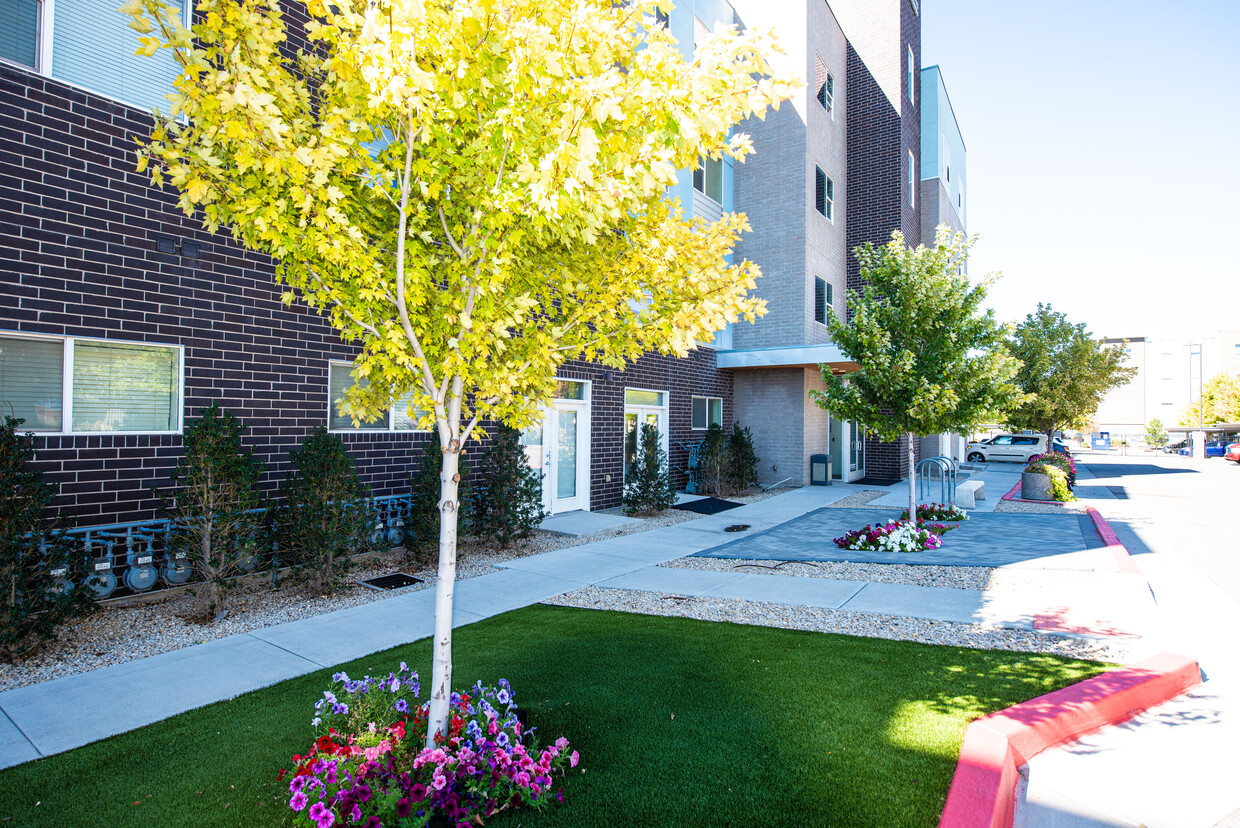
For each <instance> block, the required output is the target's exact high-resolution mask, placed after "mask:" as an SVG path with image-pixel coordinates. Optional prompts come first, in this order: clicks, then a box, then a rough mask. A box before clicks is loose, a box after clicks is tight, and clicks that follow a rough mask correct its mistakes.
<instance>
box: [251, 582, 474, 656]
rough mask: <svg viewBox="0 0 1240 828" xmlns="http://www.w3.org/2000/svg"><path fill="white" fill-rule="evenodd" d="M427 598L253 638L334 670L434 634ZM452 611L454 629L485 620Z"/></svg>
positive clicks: (334, 615)
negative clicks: (355, 660) (338, 665)
mask: <svg viewBox="0 0 1240 828" xmlns="http://www.w3.org/2000/svg"><path fill="white" fill-rule="evenodd" d="M428 593H430V590H419V591H417V592H414V593H410V594H407V595H402V596H398V597H396V598H388V599H385V600H383V601H375V602H373V603H370V604H363V605H361V606H357V607H349V608H348V609H343V610H337V611H336V612H330V613H326V614H324V615H317V616H314V617H312V618H303V619H301V620H299V621H292V622H289V623H287V624H280V625H278V626H275V627H268V628H266V629H262V630H255V631H254V632H252V633H251V635H253V636H254V637H255V638H258V639H261V640H263V641H267V642H270V643H271V644H274V645H275V646H277V647H279V648H281V649H283V650H287V651H289V652H290V653H295V654H297V655H299V656H302V657H303V658H306V659H309V660H310V661H313V662H314V663H315V664H316V665H319V666H323V667H331V666H333V665H336V664H340V663H341V662H345V661H351V660H353V659H355V658H361V657H362V656H365V655H370V654H371V653H377V652H380V651H382V650H387V649H390V648H392V647H398V646H400V645H401V644H408V643H410V642H411V641H417V640H418V639H419V638H426V637H428V636H430V635H431V634H432V633H434V631H435V620H434V595H433V593H431V594H430V601H429V602H428V601H427V600H425V599H424V598H423V597H422V596H425V595H427V594H428ZM453 610H454V611H453V613H452V625H453V626H454V627H459V626H461V625H463V624H470V623H473V622H474V621H479V620H481V616H479V615H476V614H474V613H470V612H465V611H463V610H462V609H461V608H460V607H454V608H453Z"/></svg>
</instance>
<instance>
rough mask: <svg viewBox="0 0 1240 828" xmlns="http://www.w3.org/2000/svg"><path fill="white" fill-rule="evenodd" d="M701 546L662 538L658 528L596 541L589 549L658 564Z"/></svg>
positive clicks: (683, 555) (697, 549)
mask: <svg viewBox="0 0 1240 828" xmlns="http://www.w3.org/2000/svg"><path fill="white" fill-rule="evenodd" d="M707 545H709V544H707ZM702 546H703V544H701V543H698V544H692V545H687V544H685V543H683V542H679V541H676V540H675V539H664V536H662V535H661V534H659V530H656V531H654V532H639V533H637V534H634V535H623V536H621V537H618V538H608V539H607V540H602V541H598V542H596V543H592V544H590V546H589V551H590V552H595V553H597V554H600V555H614V556H615V557H617V558H629V559H630V560H634V561H640V562H642V563H644V564H660V563H664V562H666V561H674V560H676V559H677V558H683V557H685V556H687V555H691V554H693V553H694V552H698V551H700V550H701V549H702Z"/></svg>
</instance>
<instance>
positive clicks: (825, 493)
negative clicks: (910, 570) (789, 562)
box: [0, 484, 1148, 767]
mask: <svg viewBox="0 0 1240 828" xmlns="http://www.w3.org/2000/svg"><path fill="white" fill-rule="evenodd" d="M858 490H859V487H854V486H848V485H840V484H837V485H833V486H829V487H806V488H802V489H796V490H793V491H790V492H787V493H784V494H781V495H778V496H776V497H773V498H769V499H766V500H763V501H759V502H758V503H754V504H750V505H747V506H743V507H740V508H737V509H732V510H729V511H728V512H726V513H723V514H719V515H713V516H709V517H703V518H700V519H697V520H692V521H687V522H684V523H679V524H675V525H673V526H667V527H663V528H659V529H654V530H651V531H648V532H641V533H637V534H632V535H623V536H619V537H611V538H605V539H601V540H598V541H595V542H593V543H589V544H585V545H582V546H577V547H571V548H568V549H559V550H555V551H552V552H547V553H544V554H540V555H534V556H530V557H526V558H518V559H516V560H512V561H508V562H506V563H504V564H503V565H502V569H501V570H500V571H497V572H493V573H490V574H487V575H483V576H480V577H477V578H471V579H469V580H465V581H461V582H459V583H458V584H457V586H456V594H455V604H454V608H455V615H454V618H453V623H454V625H455V626H461V625H464V624H470V623H473V622H475V621H478V620H481V619H483V618H487V617H490V616H493V615H497V614H499V613H503V612H507V611H509V610H512V609H516V608H518V607H523V606H527V605H530V604H534V603H538V602H540V601H544V600H547V599H549V598H552V597H554V596H556V595H560V594H562V593H565V592H569V591H572V590H575V589H578V588H580V587H583V586H587V585H592V584H597V585H600V586H606V587H618V588H624V589H643V590H659V591H673V592H678V593H690V594H710V595H717V596H719V597H729V598H739V599H745V600H751V601H770V602H779V603H793V604H801V605H804V606H812V607H835V608H843V609H848V610H853V611H858V612H877V613H885V614H895V615H906V616H910V617H918V618H931V619H938V620H944V621H953V622H966V623H971V622H985V623H993V624H999V625H1006V626H1015V627H1021V628H1025V629H1028V628H1030V627H1031V626H1034V625H1035V624H1036V620H1037V618H1038V616H1039V613H1045V612H1046V611H1047V610H1048V608H1050V609H1053V607H1048V604H1052V605H1058V604H1060V603H1063V602H1064V601H1068V602H1079V603H1085V604H1088V605H1090V606H1093V607H1098V606H1103V607H1104V609H1105V613H1104V614H1107V616H1108V618H1109V619H1110V621H1109V623H1113V624H1115V625H1118V626H1122V627H1123V628H1124V629H1126V630H1133V631H1139V627H1140V624H1141V616H1142V615H1143V614H1144V613H1145V612H1146V610H1147V607H1146V603H1147V602H1148V590H1147V589H1146V588H1145V587H1144V584H1143V583H1137V582H1136V581H1135V580H1133V579H1132V578H1131V577H1129V578H1127V579H1125V578H1123V577H1119V574H1118V573H1088V572H1081V571H1077V572H1074V573H1071V578H1072V580H1073V582H1075V584H1076V593H1075V595H1074V596H1070V595H1068V594H1067V591H1066V590H1067V587H1068V584H1066V583H1060V584H1058V585H1053V584H1052V586H1054V588H1052V589H1047V588H1046V587H1047V586H1048V583H1047V582H1046V581H1045V579H1042V580H1039V579H1038V578H1035V577H1029V578H1028V579H1027V583H1028V588H1027V589H1023V590H1015V591H1012V590H1008V591H1006V592H1002V593H999V592H995V593H993V594H992V593H991V592H989V591H987V592H981V591H972V590H961V589H940V588H930V587H915V586H902V585H892V584H875V583H864V582H857V581H833V580H828V579H807V578H795V577H790V576H770V575H758V574H750V573H730V572H701V571H690V570H677V569H669V568H661V567H658V566H657V564H659V563H663V562H665V561H670V560H673V559H676V558H681V557H685V556H687V555H692V554H694V553H697V552H701V551H703V550H708V549H712V548H715V547H718V546H721V545H722V544H724V543H727V542H728V541H730V540H731V539H733V538H734V537H735V535H733V534H730V533H727V532H725V531H724V530H725V528H727V527H728V526H732V525H735V524H738V523H745V524H749V525H750V526H751V527H752V528H751V529H750V530H749V531H750V532H755V533H757V532H762V531H765V530H769V529H773V528H774V527H776V526H778V525H781V524H785V523H787V522H788V521H792V520H795V519H797V518H799V517H801V516H803V515H806V514H807V513H810V512H814V511H816V510H819V509H821V508H822V507H823V506H825V505H827V504H829V503H832V502H835V501H837V500H839V499H842V498H844V497H847V496H848V495H850V494H853V493H854V492H856V491H858ZM1069 522H1071V523H1072V524H1073V525H1075V521H1074V520H1071V519H1069ZM828 542H829V539H828ZM1027 564H1028V562H1026V563H1025V564H1022V565H1027ZM1091 575H1092V576H1095V580H1093V581H1091V580H1090V576H1091ZM1100 575H1105V576H1107V578H1106V582H1105V585H1104V584H1103V583H1102V582H1099V581H1097V580H1096V576H1100ZM1108 602H1109V603H1108ZM433 615H434V592H433V591H432V590H420V591H417V592H412V593H405V594H402V595H398V596H394V597H392V598H388V599H386V600H382V601H375V602H372V603H369V604H364V605H362V606H357V607H352V608H349V609H344V610H339V611H336V612H332V613H328V614H325V615H320V616H316V617H313V618H307V619H303V620H300V621H294V622H290V623H286V624H280V625H278V626H274V627H269V628H266V629H261V630H255V631H253V632H250V633H246V634H243V635H236V636H231V637H229V638H224V639H219V640H216V641H212V642H209V643H206V644H201V645H196V646H193V647H187V648H185V649H181V650H176V651H173V652H168V653H163V654H160V655H156V656H152V657H149V658H144V659H139V660H137V661H133V662H129V663H127V664H122V665H117V666H113V667H105V668H102V669H99V670H94V671H91V672H87V673H80V674H77V675H72V676H66V677H64V678H59V679H54V680H52V681H48V682H44V683H42V684H37V685H31V686H28V687H21V688H17V689H14V690H9V691H6V692H3V693H0V767H8V766H12V765H15V764H19V763H21V762H25V761H28V760H31V759H36V758H39V757H40V756H47V755H50V754H54V753H58V752H61V751H65V750H70V749H72V748H75V747H78V746H80V745H84V744H87V743H89V742H92V741H95V740H97V739H102V738H105V737H108V736H111V735H114V734H117V733H122V732H125V731H128V730H131V729H134V728H137V727H141V726H143V725H146V724H150V723H152V722H156V721H159V720H161V719H164V718H167V717H169V716H172V715H175V714H177V713H180V712H183V711H185V710H189V709H192V708H195V707H199V706H202V705H206V704H210V703H212V702H215V701H220V700H223V699H228V698H231V697H233V696H236V695H238V694H240V693H245V692H248V691H251V690H256V689H259V688H262V687H266V686H269V685H271V684H275V683H277V682H279V681H282V680H285V679H289V678H293V677H295V676H299V675H304V674H306V673H310V672H313V671H315V670H319V669H321V668H324V667H330V666H334V665H336V664H340V663H342V662H346V661H349V660H352V659H355V658H360V657H362V656H365V655H368V654H370V653H374V652H378V651H381V650H385V649H388V648H391V647H395V646H398V645H400V644H406V643H409V642H412V641H416V640H418V639H421V638H425V637H427V636H429V635H430V634H431V632H432V629H433Z"/></svg>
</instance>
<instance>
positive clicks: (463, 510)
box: [404, 431, 473, 567]
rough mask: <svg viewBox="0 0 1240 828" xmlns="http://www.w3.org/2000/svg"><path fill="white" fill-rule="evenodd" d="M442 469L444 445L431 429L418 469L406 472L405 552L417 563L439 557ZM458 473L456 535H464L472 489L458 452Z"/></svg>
mask: <svg viewBox="0 0 1240 828" xmlns="http://www.w3.org/2000/svg"><path fill="white" fill-rule="evenodd" d="M442 472H443V449H442V448H440V446H439V434H438V432H437V431H432V432H431V434H430V439H429V440H427V441H426V442H425V443H424V444H423V445H422V459H421V462H420V463H419V465H418V468H417V470H416V471H415V472H414V473H413V474H411V475H409V488H410V490H411V492H410V494H411V495H412V496H411V498H410V507H409V516H408V518H407V519H406V520H405V527H404V535H405V554H406V557H408V558H410V559H411V560H412V561H413V562H414V564H416V565H417V566H419V567H421V566H426V565H428V564H432V563H434V562H435V561H437V560H438V559H439V488H440V487H439V475H440V474H441V473H442ZM459 473H460V475H461V482H460V484H459V486H458V488H457V500H458V501H459V502H460V509H459V511H458V512H457V523H456V531H457V535H458V536H460V535H467V534H469V533H470V531H471V530H472V526H471V522H472V520H473V509H472V503H471V500H472V499H473V498H472V492H471V486H470V480H469V464H468V463H466V462H465V455H464V454H462V455H461V463H460V469H459Z"/></svg>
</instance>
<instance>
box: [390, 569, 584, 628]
mask: <svg viewBox="0 0 1240 828" xmlns="http://www.w3.org/2000/svg"><path fill="white" fill-rule="evenodd" d="M580 587H581V584H579V583H577V582H576V581H565V580H562V579H560V578H553V577H550V576H548V575H541V574H538V573H535V572H527V571H524V570H521V569H504V570H501V571H499V572H491V573H488V574H486V575H480V576H479V577H477V578H469V579H468V580H464V581H457V583H456V588H455V590H454V592H453V596H452V609H453V613H454V616H455V615H456V614H457V613H461V614H463V615H465V616H476V617H478V618H490V617H491V616H492V615H499V614H500V613H503V612H508V611H509V610H514V609H518V608H520V607H526V606H529V605H530V604H537V603H539V602H540V601H546V600H547V599H548V598H554V597H555V596H557V595H562V594H564V593H565V592H572V591H573V590H574V589H579V588H580ZM414 594H415V595H416V596H418V598H419V599H420V600H423V601H425V602H426V603H427V604H428V606H430V607H431V612H432V614H433V612H434V606H435V591H434V590H433V589H427V590H422V591H420V592H417V593H414ZM453 626H454V627H455V626H458V624H457V623H456V621H455V619H454V622H453Z"/></svg>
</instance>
